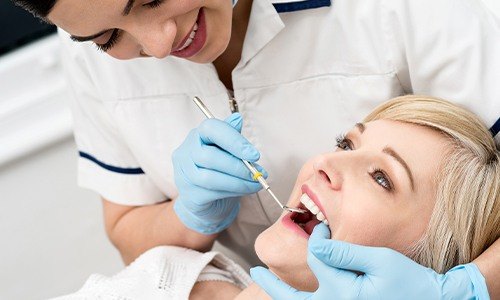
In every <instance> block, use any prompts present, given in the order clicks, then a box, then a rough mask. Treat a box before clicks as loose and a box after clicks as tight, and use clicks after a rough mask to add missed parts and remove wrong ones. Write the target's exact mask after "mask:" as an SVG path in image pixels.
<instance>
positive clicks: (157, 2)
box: [143, 0, 165, 8]
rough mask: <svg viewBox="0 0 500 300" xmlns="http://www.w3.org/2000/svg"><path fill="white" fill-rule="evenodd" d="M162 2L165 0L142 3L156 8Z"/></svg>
mask: <svg viewBox="0 0 500 300" xmlns="http://www.w3.org/2000/svg"><path fill="white" fill-rule="evenodd" d="M163 2H165V0H154V1H151V2H148V3H146V4H144V5H143V6H147V7H149V8H157V7H159V6H160V5H162V4H163Z"/></svg>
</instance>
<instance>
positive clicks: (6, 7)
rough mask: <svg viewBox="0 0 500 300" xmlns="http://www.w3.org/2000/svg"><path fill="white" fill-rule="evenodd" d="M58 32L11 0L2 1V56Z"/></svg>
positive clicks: (0, 31) (0, 36)
mask: <svg viewBox="0 0 500 300" xmlns="http://www.w3.org/2000/svg"><path fill="white" fill-rule="evenodd" d="M55 31H56V28H55V26H50V25H48V24H45V23H42V21H40V20H38V19H37V18H35V17H33V15H31V14H30V13H28V12H26V11H24V10H23V9H21V8H19V7H17V6H15V5H14V4H13V3H12V2H10V1H9V0H0V55H2V54H5V53H7V52H9V51H12V50H14V49H17V48H19V47H21V46H24V45H26V44H28V43H30V42H33V41H35V40H37V39H39V38H41V37H44V36H47V35H49V34H52V33H54V32H55Z"/></svg>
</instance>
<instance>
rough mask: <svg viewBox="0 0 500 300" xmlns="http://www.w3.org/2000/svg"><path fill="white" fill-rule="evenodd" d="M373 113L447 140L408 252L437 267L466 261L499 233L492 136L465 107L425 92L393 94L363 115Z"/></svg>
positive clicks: (499, 165)
mask: <svg viewBox="0 0 500 300" xmlns="http://www.w3.org/2000/svg"><path fill="white" fill-rule="evenodd" d="M379 119H386V120H393V121H400V122H406V123H412V124H416V125H420V126H425V127H428V128H432V129H434V130H436V131H438V132H440V133H442V134H443V135H444V136H445V137H446V138H447V139H448V140H449V142H450V147H449V151H448V153H445V159H444V162H443V163H442V166H441V169H440V170H439V172H438V173H439V174H438V175H437V177H436V186H437V192H436V204H435V206H434V211H433V213H432V216H431V219H430V222H429V226H428V228H427V231H426V233H425V234H424V236H423V237H422V239H421V240H420V241H419V242H417V243H416V245H414V246H413V247H412V250H411V251H410V253H408V255H409V256H410V257H411V258H412V259H414V260H415V261H417V262H418V263H420V264H422V265H424V266H427V267H430V268H432V269H434V270H436V271H437V272H440V273H444V272H446V271H447V270H449V269H450V268H452V267H453V266H456V265H458V264H463V263H468V262H471V261H472V260H474V259H475V258H476V257H477V256H479V254H481V253H482V252H483V251H484V250H485V249H486V248H487V247H489V246H490V245H491V244H492V243H493V242H494V241H496V240H497V239H498V237H499V236H500V208H499V205H498V202H499V200H500V199H499V198H500V155H499V150H498V148H497V145H495V141H494V139H493V136H492V135H491V133H490V132H489V131H488V129H487V128H486V126H485V125H484V124H483V123H482V122H481V121H480V120H479V118H478V117H476V116H475V115H474V114H472V113H471V112H469V111H467V110H465V109H463V108H461V107H459V106H457V105H455V104H452V103H450V102H448V101H445V100H441V99H436V98H432V97H427V96H417V95H409V96H403V97H398V98H394V99H392V100H389V101H388V102H385V103H383V104H382V105H380V106H378V107H377V108H376V109H375V110H374V111H373V112H372V113H370V114H369V115H368V116H367V117H366V118H365V120H364V121H365V122H369V121H374V120H379Z"/></svg>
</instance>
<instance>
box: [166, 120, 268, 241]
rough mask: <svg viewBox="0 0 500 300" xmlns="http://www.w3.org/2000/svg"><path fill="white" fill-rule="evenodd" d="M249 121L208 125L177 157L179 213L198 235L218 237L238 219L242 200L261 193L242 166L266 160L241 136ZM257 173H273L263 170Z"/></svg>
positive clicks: (209, 122) (188, 140)
mask: <svg viewBox="0 0 500 300" xmlns="http://www.w3.org/2000/svg"><path fill="white" fill-rule="evenodd" d="M242 125H243V121H242V118H241V115H240V114H239V113H234V114H232V115H231V116H229V117H228V118H227V119H226V120H225V121H221V120H217V119H208V120H205V121H203V123H201V125H200V126H199V127H198V128H195V129H193V130H191V132H190V133H189V135H188V136H187V138H186V139H185V140H184V142H183V143H182V145H181V146H179V148H177V149H176V150H175V151H174V153H173V155H172V162H173V166H174V176H175V184H176V185H177V188H178V191H179V196H178V198H177V199H176V200H175V203H174V211H175V212H176V214H177V216H178V217H179V218H180V220H181V221H182V222H183V223H184V224H185V225H186V226H187V227H188V228H191V229H192V230H195V231H197V232H200V233H203V234H213V233H217V232H220V231H222V230H224V229H225V228H227V227H229V225H230V224H231V223H232V222H233V221H234V219H235V218H236V216H237V215H238V212H239V208H240V203H239V198H237V197H238V196H242V195H245V194H252V193H256V192H257V191H259V190H260V189H261V185H260V184H259V183H258V182H257V181H255V180H253V179H252V174H251V172H250V171H248V169H247V168H246V167H245V165H244V164H243V162H242V161H241V160H240V158H241V159H245V160H247V161H250V162H255V161H257V160H258V159H259V158H260V154H259V152H258V151H257V149H255V147H253V146H252V145H251V144H250V142H249V141H248V140H247V139H245V138H244V137H243V136H242V135H241V134H240V132H241V127H242ZM254 165H255V167H256V168H257V170H259V171H260V172H261V173H263V175H264V177H267V173H266V172H265V171H264V170H263V169H262V167H260V166H259V165H257V164H254Z"/></svg>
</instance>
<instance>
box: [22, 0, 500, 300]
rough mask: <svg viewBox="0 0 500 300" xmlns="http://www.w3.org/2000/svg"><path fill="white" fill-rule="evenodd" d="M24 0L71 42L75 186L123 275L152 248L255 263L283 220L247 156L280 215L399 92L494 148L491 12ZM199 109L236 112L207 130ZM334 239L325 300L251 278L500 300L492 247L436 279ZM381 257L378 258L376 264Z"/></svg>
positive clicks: (282, 3) (497, 250) (323, 276)
mask: <svg viewBox="0 0 500 300" xmlns="http://www.w3.org/2000/svg"><path fill="white" fill-rule="evenodd" d="M13 1H14V2H16V3H18V4H19V5H21V6H23V7H25V8H26V9H28V10H30V11H31V12H33V13H34V14H35V15H37V16H39V17H41V18H42V19H44V20H46V21H49V22H52V23H53V24H55V25H57V26H58V27H60V28H61V29H62V30H64V32H63V31H60V35H61V40H62V43H63V52H62V55H63V60H64V65H65V70H66V72H67V74H68V79H69V81H70V85H71V92H72V110H73V115H74V121H75V138H76V142H77V145H78V149H79V156H80V158H79V162H78V164H79V178H78V181H79V184H80V185H81V186H82V187H86V188H90V189H92V190H94V191H96V192H97V193H99V194H100V195H101V197H102V199H103V200H102V201H103V207H104V217H105V223H106V230H107V233H108V235H109V237H110V239H111V241H112V242H113V244H114V245H115V246H116V247H117V248H118V249H119V251H120V253H121V254H122V257H123V259H124V260H125V262H127V263H128V262H131V261H132V260H133V259H134V258H136V257H137V256H138V255H140V254H141V253H142V252H144V251H146V250H147V249H150V248H152V247H154V246H157V245H177V246H183V247H188V248H193V249H196V250H201V251H203V250H208V249H210V248H211V246H212V245H213V243H214V241H215V240H216V239H217V240H218V241H219V242H221V243H222V244H223V245H225V246H227V247H228V248H230V249H231V250H233V251H235V252H236V253H238V254H239V255H240V256H241V257H242V258H243V259H245V260H246V261H247V262H248V263H250V264H257V263H258V260H257V258H256V256H255V254H254V253H253V251H252V249H253V243H254V240H255V237H256V236H257V235H258V234H259V233H260V232H261V231H263V230H264V229H265V228H266V227H267V226H269V225H270V224H272V223H273V221H274V220H275V219H276V218H277V217H278V216H279V214H280V213H281V211H280V210H279V209H278V207H277V206H276V204H275V203H274V202H273V201H272V200H271V199H270V198H269V196H268V195H267V194H266V193H263V192H258V191H259V190H260V186H259V185H258V184H257V183H256V182H254V181H253V180H252V178H251V176H250V174H249V172H248V171H247V170H246V169H245V167H244V166H243V164H242V163H241V162H240V161H239V160H238V158H243V159H246V160H249V161H251V162H256V161H259V163H260V164H261V165H262V166H264V167H265V168H266V170H267V173H268V182H269V183H270V185H271V186H272V187H273V191H274V192H275V193H276V194H277V195H278V197H280V198H282V201H284V200H285V198H286V197H287V196H288V192H289V191H290V190H291V187H292V186H293V180H294V177H295V175H296V174H297V172H298V170H299V167H300V166H301V165H302V164H303V163H304V160H305V159H306V158H308V157H310V156H311V155H313V154H316V153H319V152H324V151H330V150H331V149H332V148H333V145H334V140H335V136H336V135H337V134H338V133H341V132H343V131H346V130H347V129H348V126H350V125H351V124H352V123H354V122H356V121H359V120H360V119H361V117H362V116H364V115H366V114H367V112H369V111H370V110H371V109H372V108H374V107H375V106H376V105H377V104H379V103H381V102H382V101H385V100H387V99H389V98H392V97H394V96H398V95H402V94H405V93H415V94H418V93H420V94H430V95H433V96H438V97H443V98H446V99H449V100H453V101H455V102H457V103H460V104H462V105H463V106H465V107H467V108H468V109H470V110H471V111H473V112H474V113H476V114H477V115H479V116H481V117H482V118H483V120H484V122H485V123H486V124H487V125H488V126H490V127H491V131H492V134H494V135H495V134H496V133H497V132H498V130H499V127H500V121H499V117H500V105H499V100H498V99H500V89H499V86H498V82H497V81H498V78H499V77H500V71H499V70H500V56H499V55H498V53H500V39H498V36H500V29H499V28H500V24H499V20H498V18H496V17H495V16H494V15H493V14H492V13H491V12H490V11H488V9H486V8H485V7H484V6H483V4H482V2H481V1H480V0H467V1H466V0H418V1H416V0H414V1H412V0H373V1H361V0H336V1H331V0H301V1H297V0H253V1H252V0H240V1H239V2H238V4H237V5H236V6H235V7H234V8H233V6H232V4H231V1H229V0H87V1H78V0H13ZM96 47H97V49H98V50H100V51H101V52H106V53H107V54H109V55H105V54H103V53H99V51H96V49H95V48H96ZM150 57H152V58H150ZM146 58H150V59H146ZM129 59H133V60H129ZM194 95H198V96H200V97H201V98H202V99H203V100H204V102H205V103H206V104H207V105H208V106H209V107H210V109H211V110H212V112H214V114H215V115H216V116H218V117H223V116H227V115H230V116H229V117H228V118H226V120H225V121H218V120H206V121H203V122H202V120H203V118H204V117H203V115H201V114H200V112H199V111H198V110H197V108H196V107H195V106H194V105H193V104H192V102H191V98H192V96H194ZM231 113H232V114H231ZM242 117H243V118H244V119H245V122H244V123H243V121H242ZM199 123H201V125H199ZM198 125H199V127H197V126H198ZM195 127H197V128H196V129H194V130H191V129H192V128H195ZM190 130H191V131H190ZM240 133H243V135H244V136H245V137H246V138H244V137H243V136H242V135H241V134H240ZM311 133H314V134H311ZM186 136H187V138H186ZM257 149H259V150H260V151H261V152H259V151H258V150H257ZM261 169H262V170H263V168H261ZM263 171H264V170H263ZM264 172H265V171H264ZM256 192H258V193H256ZM415 217H418V216H415ZM316 237H318V236H316ZM324 238H328V233H327V231H326V232H325V231H323V232H322V233H321V234H320V235H319V238H317V239H313V240H312V241H311V242H310V244H311V247H310V249H311V255H314V256H315V257H316V258H317V259H318V261H316V262H315V263H316V264H317V265H316V268H314V267H313V270H319V271H317V273H316V275H317V277H318V281H319V282H320V287H319V289H318V291H317V292H316V293H313V294H304V293H302V292H300V291H293V290H290V289H289V287H287V286H285V285H284V284H282V283H281V282H280V281H279V280H278V279H276V278H274V277H272V274H269V273H268V272H266V271H265V270H262V269H257V270H255V271H254V272H253V273H254V275H255V276H254V277H255V279H256V280H257V282H259V283H260V284H261V285H262V286H263V287H264V288H265V289H266V291H267V292H268V293H269V294H270V295H272V296H274V297H277V298H287V299H307V298H312V299H323V297H322V295H332V292H333V291H332V289H333V288H334V289H335V290H334V292H335V293H336V294H338V295H339V297H343V296H346V295H357V294H359V292H360V291H362V292H363V294H364V295H367V297H368V298H398V297H403V296H404V297H405V298H412V297H413V298H440V297H443V298H463V297H470V298H488V289H489V294H490V295H491V296H493V297H499V296H500V284H499V282H500V268H499V266H500V242H498V241H497V242H496V243H495V244H494V245H493V246H492V247H491V248H490V249H488V250H487V251H486V252H485V253H484V254H483V255H482V256H480V257H479V258H478V259H477V260H476V261H475V262H474V263H471V264H468V265H465V266H460V267H458V268H455V269H453V270H451V271H449V272H448V273H447V274H444V275H439V274H436V273H434V272H432V271H429V270H428V269H425V268H423V267H422V266H420V265H418V264H416V263H414V262H412V261H410V260H408V259H402V258H401V257H400V255H398V254H397V253H394V252H391V251H388V250H386V249H371V248H365V247H361V246H356V245H349V244H338V243H336V242H335V241H329V240H325V239H324ZM339 247H341V248H340V249H342V251H339V250H338V249H339ZM372 255H377V256H378V257H380V259H379V261H378V262H377V263H376V264H370V265H367V264H365V262H366V261H368V260H369V258H371V256H372ZM370 261H371V260H370ZM318 266H321V267H318ZM345 269H348V270H358V271H361V272H363V273H365V275H364V276H366V277H364V278H365V279H367V280H364V281H363V280H361V281H359V284H356V285H354V284H348V283H349V282H350V281H349V280H351V279H353V278H357V277H353V276H355V275H354V273H351V272H349V271H345ZM483 275H484V278H483ZM370 276H371V277H370ZM375 277H376V278H377V279H378V280H371V279H373V278H375ZM267 278H273V280H274V281H272V282H274V284H272V285H269V284H268V283H266V282H265V280H263V279H267ZM336 279H338V280H339V281H338V282H342V283H346V284H335V285H332V284H330V283H331V281H335V280H336ZM485 279H486V280H485ZM416 283H418V284H416ZM402 293H404V294H402Z"/></svg>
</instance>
